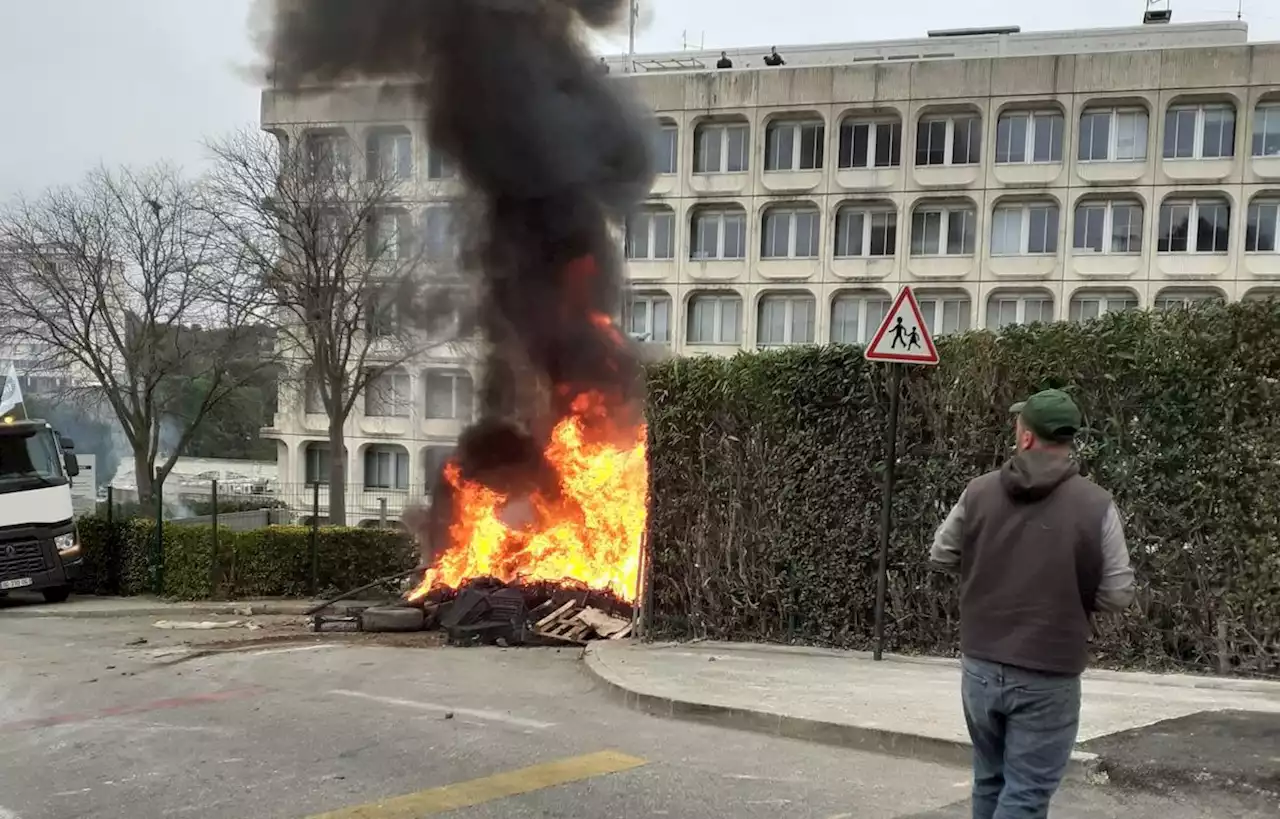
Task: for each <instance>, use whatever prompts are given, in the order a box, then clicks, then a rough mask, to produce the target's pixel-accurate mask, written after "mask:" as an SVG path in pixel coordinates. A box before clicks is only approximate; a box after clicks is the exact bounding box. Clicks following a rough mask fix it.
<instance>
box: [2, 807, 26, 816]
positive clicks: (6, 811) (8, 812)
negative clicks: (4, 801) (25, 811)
mask: <svg viewBox="0 0 1280 819" xmlns="http://www.w3.org/2000/svg"><path fill="white" fill-rule="evenodd" d="M0 819H21V817H20V816H18V814H16V813H14V812H13V811H11V810H9V809H8V808H0Z"/></svg>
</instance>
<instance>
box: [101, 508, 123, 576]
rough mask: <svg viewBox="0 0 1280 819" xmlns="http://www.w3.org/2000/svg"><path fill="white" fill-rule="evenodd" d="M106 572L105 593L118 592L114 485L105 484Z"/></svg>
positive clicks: (118, 561) (118, 572) (118, 563)
mask: <svg viewBox="0 0 1280 819" xmlns="http://www.w3.org/2000/svg"><path fill="white" fill-rule="evenodd" d="M105 558H106V560H105V561H104V562H105V565H106V572H107V593H108V594H119V593H120V550H119V541H118V540H116V492H115V487H114V486H112V485H111V484H107V553H106V555H105Z"/></svg>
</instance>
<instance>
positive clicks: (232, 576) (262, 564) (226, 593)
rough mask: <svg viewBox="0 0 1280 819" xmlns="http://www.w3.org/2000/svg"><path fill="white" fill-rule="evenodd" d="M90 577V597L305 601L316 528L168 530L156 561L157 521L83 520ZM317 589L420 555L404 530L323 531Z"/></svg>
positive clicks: (404, 565)
mask: <svg viewBox="0 0 1280 819" xmlns="http://www.w3.org/2000/svg"><path fill="white" fill-rule="evenodd" d="M79 527H80V540H81V544H82V548H83V550H84V554H85V576H84V577H83V578H82V579H81V581H80V583H79V584H78V586H77V589H78V590H79V591H81V592H83V593H90V594H124V595H135V594H145V593H153V592H155V591H156V581H157V575H158V576H159V578H158V579H159V582H160V583H161V584H162V586H161V589H160V593H161V594H162V595H163V596H165V597H171V598H175V599H181V600H201V599H208V598H210V597H218V598H228V599H230V598H253V597H295V596H297V597H300V596H305V595H309V594H310V593H311V591H312V588H311V587H312V577H311V575H312V572H311V529H310V528H309V527H305V526H269V527H266V528H263V529H254V530H250V531H246V532H234V531H231V530H229V529H226V528H221V529H219V531H218V538H217V554H216V562H215V553H214V545H215V544H214V536H213V527H212V526H175V525H166V526H165V527H164V550H163V561H157V560H156V559H155V558H156V538H155V531H156V530H155V522H154V521H151V520H146V519H142V518H133V519H127V520H123V521H115V522H111V523H109V522H108V521H106V520H103V519H101V518H84V519H82V520H81V521H80V522H79ZM316 546H317V548H316V552H317V561H316V563H317V567H316V568H317V571H316V580H317V581H318V583H317V589H318V591H319V592H320V593H322V594H323V593H327V592H334V591H345V590H346V589H349V588H354V587H355V586H359V585H362V584H364V583H368V582H371V581H373V580H375V579H377V578H379V577H383V576H386V575H390V574H394V573H396V572H398V571H402V570H404V569H410V568H412V567H413V565H414V564H415V562H416V561H417V550H416V547H415V546H414V544H413V542H412V540H411V539H410V538H409V537H408V535H406V534H405V533H403V532H399V531H392V530H385V529H381V530H380V529H355V528H343V527H322V528H321V529H320V530H319V532H318V538H317V544H316Z"/></svg>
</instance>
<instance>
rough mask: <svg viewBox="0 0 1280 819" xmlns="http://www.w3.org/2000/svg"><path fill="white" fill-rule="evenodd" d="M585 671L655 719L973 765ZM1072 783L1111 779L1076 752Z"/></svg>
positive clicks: (826, 725) (929, 742) (908, 738)
mask: <svg viewBox="0 0 1280 819" xmlns="http://www.w3.org/2000/svg"><path fill="white" fill-rule="evenodd" d="M583 669H584V670H585V672H586V673H587V674H588V675H590V676H591V677H592V678H593V679H595V680H596V681H597V682H599V683H600V684H601V685H602V687H603V688H604V690H605V692H606V694H608V696H609V697H610V698H611V699H613V700H614V701H615V702H618V703H620V704H621V705H623V706H625V707H626V708H628V709H630V710H633V711H639V712H642V713H645V714H649V715H651V716H656V717H664V718H667V719H678V720H683V721H686V722H697V723H702V724H704V725H715V726H718V727H722V728H732V729H735V730H739V731H750V732H751V733H756V734H766V735H769V736H776V737H782V738H784V739H796V740H800V741H803V742H813V743H816V744H819V745H832V746H836V747H839V748H848V749H850V750H855V751H865V752H869V753H875V754H883V755H886V756H895V757H902V758H907V759H915V760H919V761H923V762H934V763H938V764H942V765H951V766H955V767H962V768H967V767H969V766H970V764H972V757H971V754H972V746H971V745H970V744H969V743H967V742H960V741H952V740H946V739H940V738H938V737H929V736H923V735H920V734H911V733H906V732H902V731H887V730H883V729H879V728H866V727H863V726H860V725H850V724H848V723H839V722H824V721H821V720H812V719H807V718H804V717H791V716H787V715H785V714H776V713H771V712H768V711H756V710H752V709H745V708H733V707H729V706H725V705H717V704H715V703H708V702H697V701H694V700H688V699H674V698H671V697H666V696H663V695H660V694H650V693H647V692H644V691H640V690H637V689H635V688H632V687H631V686H629V685H628V684H627V683H626V681H625V680H624V679H623V678H622V677H621V676H620V675H618V674H617V673H616V672H614V671H613V669H611V668H609V665H608V664H607V663H606V662H604V661H603V660H602V659H601V658H600V656H599V655H598V654H597V653H596V652H594V651H592V650H591V648H590V647H588V648H587V650H586V652H585V653H584V655H583ZM1067 778H1068V779H1070V780H1072V781H1076V782H1085V783H1089V784H1105V782H1106V780H1107V776H1106V774H1105V772H1104V771H1103V769H1102V766H1101V761H1100V760H1099V758H1098V756H1097V755H1096V754H1091V753H1087V752H1085V751H1073V752H1072V754H1071V763H1070V765H1069V766H1068V769H1067Z"/></svg>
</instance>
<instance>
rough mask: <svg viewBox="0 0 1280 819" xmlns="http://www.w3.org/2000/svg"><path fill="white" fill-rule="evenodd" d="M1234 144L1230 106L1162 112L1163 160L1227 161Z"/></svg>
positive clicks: (1187, 108) (1233, 118)
mask: <svg viewBox="0 0 1280 819" xmlns="http://www.w3.org/2000/svg"><path fill="white" fill-rule="evenodd" d="M1235 141H1236V112H1235V108H1233V107H1232V106H1230V105H1195V106H1178V107H1173V108H1170V109H1169V110H1168V111H1166V112H1165V115H1164V157H1165V159H1220V158H1226V157H1231V156H1234V155H1235Z"/></svg>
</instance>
